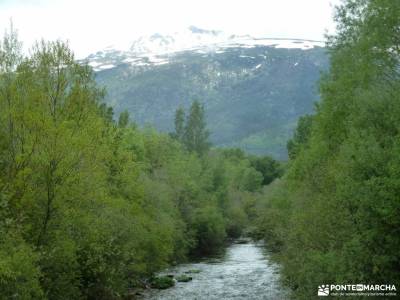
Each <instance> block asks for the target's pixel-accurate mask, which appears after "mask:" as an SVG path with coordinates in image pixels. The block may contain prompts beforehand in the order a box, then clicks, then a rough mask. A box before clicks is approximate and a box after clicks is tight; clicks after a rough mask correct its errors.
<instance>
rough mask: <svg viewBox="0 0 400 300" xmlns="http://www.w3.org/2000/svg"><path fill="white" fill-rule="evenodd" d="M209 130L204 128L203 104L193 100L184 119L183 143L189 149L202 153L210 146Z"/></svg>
mask: <svg viewBox="0 0 400 300" xmlns="http://www.w3.org/2000/svg"><path fill="white" fill-rule="evenodd" d="M208 136H209V132H208V131H207V129H206V122H205V116H204V106H203V105H201V104H200V103H199V102H198V101H194V102H193V103H192V106H191V107H190V113H189V115H188V117H187V119H186V126H185V134H184V144H185V146H186V148H187V149H188V150H189V151H193V152H196V153H198V154H199V155H203V154H204V153H206V152H207V151H208V149H209V147H210V143H209V141H208Z"/></svg>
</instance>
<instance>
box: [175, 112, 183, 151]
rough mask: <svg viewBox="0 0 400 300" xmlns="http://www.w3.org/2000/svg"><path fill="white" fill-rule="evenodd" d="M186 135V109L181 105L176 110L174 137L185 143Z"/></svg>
mask: <svg viewBox="0 0 400 300" xmlns="http://www.w3.org/2000/svg"><path fill="white" fill-rule="evenodd" d="M184 136H185V110H184V109H183V107H179V108H178V109H177V110H176V112H175V134H174V137H175V138H176V139H177V140H178V141H180V142H181V143H183V140H184Z"/></svg>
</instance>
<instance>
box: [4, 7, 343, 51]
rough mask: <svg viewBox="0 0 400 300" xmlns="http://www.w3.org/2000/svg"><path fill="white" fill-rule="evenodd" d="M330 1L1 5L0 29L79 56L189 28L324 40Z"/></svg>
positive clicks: (25, 39)
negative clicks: (61, 44)
mask: <svg viewBox="0 0 400 300" xmlns="http://www.w3.org/2000/svg"><path fill="white" fill-rule="evenodd" d="M334 1H335V2H337V1H338V0H334ZM330 2H332V0H303V1H298V0H274V1H272V0H218V1H216V0H202V1H198V0H169V1H165V0H142V1H138V0H112V1H110V0H86V1H78V0H51V1H50V0H27V1H23V0H17V1H15V0H13V1H11V0H6V1H4V0H3V1H2V0H0V30H1V28H5V27H7V25H8V20H9V18H12V19H13V21H14V24H15V27H17V28H18V29H19V33H20V37H21V39H22V40H23V41H24V42H25V43H26V44H28V45H29V44H32V43H33V41H35V40H37V39H41V38H45V39H51V40H53V39H57V38H60V39H63V40H69V41H70V44H71V46H72V48H73V49H74V50H75V51H76V52H77V54H78V56H85V55H87V54H89V53H91V52H94V51H96V50H99V49H101V48H103V47H105V46H107V45H110V44H124V43H125V44H126V43H130V42H131V41H132V40H133V39H135V38H136V37H138V36H139V35H143V34H150V33H154V32H166V31H174V30H179V29H182V28H183V27H187V26H189V25H196V26H198V27H204V28H209V29H218V30H223V31H226V32H228V33H236V34H252V35H259V36H260V35H263V36H270V37H297V38H309V39H322V37H323V33H324V30H325V29H326V28H328V29H332V28H333V22H332V21H331V20H332V8H331V6H330V5H329V4H330Z"/></svg>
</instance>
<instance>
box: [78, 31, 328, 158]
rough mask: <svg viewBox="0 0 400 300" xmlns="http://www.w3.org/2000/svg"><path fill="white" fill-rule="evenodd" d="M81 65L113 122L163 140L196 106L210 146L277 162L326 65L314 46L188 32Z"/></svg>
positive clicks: (147, 40)
mask: <svg viewBox="0 0 400 300" xmlns="http://www.w3.org/2000/svg"><path fill="white" fill-rule="evenodd" d="M86 61H87V62H88V63H89V64H90V65H91V66H92V67H93V68H94V70H95V71H96V78H97V81H98V82H99V83H100V84H101V85H104V86H105V87H106V88H107V91H108V95H107V101H108V103H109V104H110V105H111V106H113V107H114V110H115V112H116V113H117V114H118V113H120V112H121V111H123V110H125V109H127V110H128V111H129V112H130V114H131V116H132V119H133V120H135V122H137V123H138V124H140V125H144V124H151V125H153V126H155V127H156V128H157V129H159V130H162V131H167V132H168V131H172V130H173V120H174V112H175V110H176V108H177V107H179V106H184V107H186V108H187V107H188V106H189V105H190V103H191V102H192V101H193V100H194V99H198V100H200V101H201V102H203V103H204V105H205V108H206V114H207V119H208V125H209V129H210V131H211V140H212V142H213V143H214V144H215V145H217V146H226V147H228V146H229V147H240V148H242V149H244V150H246V151H248V152H250V153H254V154H270V155H273V156H274V157H276V158H278V159H285V158H286V157H287V152H286V141H287V139H288V138H289V137H290V136H291V134H292V131H293V129H294V127H295V124H296V121H297V119H298V117H299V116H301V115H303V114H306V113H310V112H312V110H313V103H314V102H315V101H316V100H318V93H317V89H316V82H317V81H318V79H319V76H320V72H321V71H323V70H326V69H327V68H328V64H329V62H328V58H327V55H326V51H325V49H324V48H323V43H321V42H318V41H311V40H299V39H277V38H273V39H272V38H254V37H251V36H248V35H244V36H239V35H228V34H225V33H224V32H221V31H216V30H205V29H200V28H197V27H194V26H192V27H189V28H188V29H187V30H185V31H182V32H177V33H174V34H153V35H151V36H143V37H140V38H138V39H137V40H135V41H134V42H133V43H132V44H131V46H130V47H129V48H128V49H116V48H114V47H108V48H106V49H104V50H103V51H99V52H97V53H95V54H92V55H90V56H89V57H88V58H87V59H86Z"/></svg>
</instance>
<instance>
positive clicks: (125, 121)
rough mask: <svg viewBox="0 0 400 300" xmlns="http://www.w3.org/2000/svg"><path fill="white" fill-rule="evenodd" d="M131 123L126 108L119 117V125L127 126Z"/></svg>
mask: <svg viewBox="0 0 400 300" xmlns="http://www.w3.org/2000/svg"><path fill="white" fill-rule="evenodd" d="M128 124H129V112H128V111H127V110H124V111H123V112H122V113H121V114H120V115H119V118H118V126H119V127H121V128H125V127H126V126H128Z"/></svg>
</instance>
